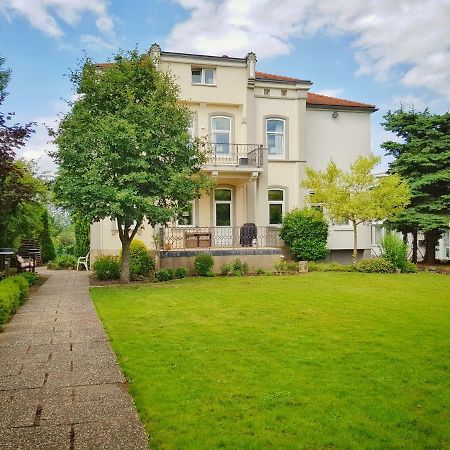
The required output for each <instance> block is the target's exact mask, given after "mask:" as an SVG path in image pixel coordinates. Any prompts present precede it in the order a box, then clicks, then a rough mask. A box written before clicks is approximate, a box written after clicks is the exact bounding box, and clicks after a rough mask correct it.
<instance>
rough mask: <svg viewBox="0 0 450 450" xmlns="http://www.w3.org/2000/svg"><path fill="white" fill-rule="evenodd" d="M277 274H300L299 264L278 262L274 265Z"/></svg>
mask: <svg viewBox="0 0 450 450" xmlns="http://www.w3.org/2000/svg"><path fill="white" fill-rule="evenodd" d="M274 268H275V273H276V274H278V275H283V274H286V273H298V263H296V262H295V261H283V260H281V261H278V262H276V263H275V264H274Z"/></svg>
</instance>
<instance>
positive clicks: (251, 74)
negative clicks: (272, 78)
mask: <svg viewBox="0 0 450 450" xmlns="http://www.w3.org/2000/svg"><path fill="white" fill-rule="evenodd" d="M247 75H248V78H255V77H256V55H255V54H254V53H253V52H250V53H248V54H247Z"/></svg>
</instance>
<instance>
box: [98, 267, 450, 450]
mask: <svg viewBox="0 0 450 450" xmlns="http://www.w3.org/2000/svg"><path fill="white" fill-rule="evenodd" d="M91 294H92V297H93V299H94V301H95V305H96V307H97V310H98V312H99V314H100V317H101V319H102V320H103V323H104V325H105V327H106V330H107V332H108V335H109V337H110V339H111V342H112V346H113V348H114V350H115V352H116V354H117V357H118V360H119V363H120V365H121V367H122V369H123V371H124V372H125V374H126V376H127V377H128V378H129V379H130V380H131V383H130V389H131V393H132V394H133V396H134V398H135V401H136V404H137V407H138V410H139V412H140V414H141V418H142V420H143V421H144V423H145V426H146V428H147V431H148V432H149V435H150V444H151V446H152V447H153V448H164V449H176V448H183V449H189V448H198V449H207V448H232V449H238V448H239V449H260V448H261V449H264V448H286V449H291V448H292V449H294V448H371V449H374V448H410V449H417V448H430V449H431V448H433V449H437V448H450V412H449V408H450V370H449V366H450V361H449V359H450V278H449V277H448V276H445V275H435V274H429V273H420V274H411V275H380V274H359V273H310V274H307V275H304V276H290V277H276V276H274V277H247V278H207V279H195V278H191V279H186V280H179V281H175V282H170V283H166V284H160V285H153V286H151V285H149V286H142V287H108V288H93V289H92V290H91Z"/></svg>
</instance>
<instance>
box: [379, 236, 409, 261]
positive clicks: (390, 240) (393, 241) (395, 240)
mask: <svg viewBox="0 0 450 450" xmlns="http://www.w3.org/2000/svg"><path fill="white" fill-rule="evenodd" d="M381 251H382V257H383V258H384V259H386V260H387V261H389V262H390V263H391V264H392V265H393V266H394V267H395V268H396V269H403V267H405V265H406V262H407V261H408V257H407V255H408V246H407V244H406V242H403V240H402V239H400V238H399V237H398V236H396V235H394V234H392V233H388V234H386V236H385V237H384V239H383V240H382V241H381Z"/></svg>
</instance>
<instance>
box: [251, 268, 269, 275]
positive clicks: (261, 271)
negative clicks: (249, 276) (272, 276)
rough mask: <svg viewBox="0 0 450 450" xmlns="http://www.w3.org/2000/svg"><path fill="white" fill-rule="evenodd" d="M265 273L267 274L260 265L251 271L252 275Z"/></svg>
mask: <svg viewBox="0 0 450 450" xmlns="http://www.w3.org/2000/svg"><path fill="white" fill-rule="evenodd" d="M266 274H267V272H266V271H265V270H264V269H262V268H261V267H258V268H257V269H255V271H254V272H253V275H266Z"/></svg>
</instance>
